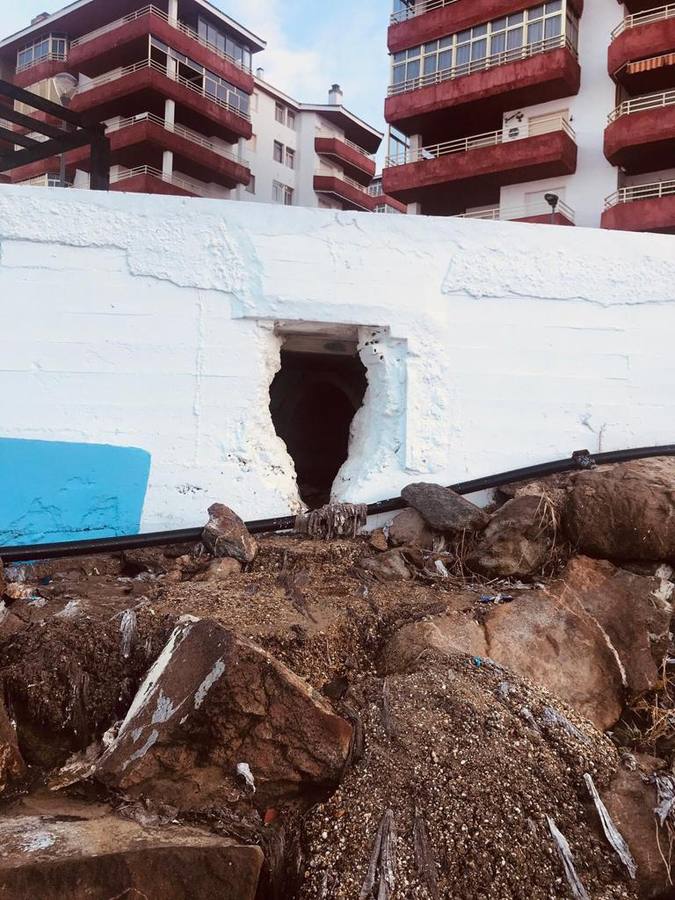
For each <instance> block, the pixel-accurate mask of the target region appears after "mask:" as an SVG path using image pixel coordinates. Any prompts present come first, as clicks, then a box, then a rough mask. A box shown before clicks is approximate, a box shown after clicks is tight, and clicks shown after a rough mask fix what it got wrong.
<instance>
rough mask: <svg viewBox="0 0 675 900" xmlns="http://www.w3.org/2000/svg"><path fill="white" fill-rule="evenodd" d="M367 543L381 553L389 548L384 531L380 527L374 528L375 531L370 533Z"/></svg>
mask: <svg viewBox="0 0 675 900" xmlns="http://www.w3.org/2000/svg"><path fill="white" fill-rule="evenodd" d="M368 543H369V544H370V546H371V547H372V548H373V549H374V550H379V551H380V552H381V553H384V551H385V550H388V549H389V544H388V542H387V535H386V534H385V533H384V531H383V529H382V528H376V529H375V531H373V533H372V534H371V535H370V541H369V542H368Z"/></svg>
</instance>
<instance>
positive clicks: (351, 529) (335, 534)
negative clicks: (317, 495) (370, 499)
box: [295, 503, 368, 541]
mask: <svg viewBox="0 0 675 900" xmlns="http://www.w3.org/2000/svg"><path fill="white" fill-rule="evenodd" d="M367 522H368V507H367V505H366V504H364V503H359V504H355V503H329V504H328V505H327V506H322V507H321V508H320V509H315V510H313V511H312V512H309V513H305V514H303V515H300V516H297V518H296V520H295V530H296V531H298V532H300V533H301V534H307V535H309V537H311V538H315V539H319V540H324V541H331V540H333V539H334V538H344V537H349V538H354V537H356V535H357V534H359V532H360V531H361V529H362V528H364V527H365V525H366V523H367Z"/></svg>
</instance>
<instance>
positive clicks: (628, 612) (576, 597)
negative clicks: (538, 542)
mask: <svg viewBox="0 0 675 900" xmlns="http://www.w3.org/2000/svg"><path fill="white" fill-rule="evenodd" d="M552 590H553V591H554V592H555V594H556V596H557V597H558V598H559V600H560V602H561V603H567V604H570V603H572V602H576V603H578V604H579V605H580V606H581V607H582V608H583V609H584V611H585V612H586V613H588V615H590V616H591V617H592V619H593V620H594V621H595V622H596V623H597V624H598V626H599V627H600V628H601V629H602V631H603V633H604V634H605V636H606V640H607V643H608V644H609V645H611V647H612V649H613V651H614V652H615V654H616V656H617V658H618V660H619V663H620V667H621V670H622V672H623V673H624V682H625V686H626V687H627V688H628V691H629V692H630V693H631V694H639V693H642V692H643V691H648V690H652V689H653V688H654V687H656V684H657V682H658V679H659V672H660V670H661V668H662V666H663V660H664V657H665V655H666V652H667V648H668V636H669V632H670V623H671V618H672V613H673V610H672V605H671V603H670V601H669V600H668V599H666V598H667V597H669V596H670V594H671V592H672V584H670V582H663V581H662V580H661V579H660V578H656V577H653V578H648V577H644V576H641V575H635V574H633V573H632V572H627V571H625V570H624V569H618V568H616V567H615V566H613V565H612V564H611V563H609V562H606V561H601V560H595V559H589V558H588V557H583V556H579V557H575V558H574V559H572V560H570V562H569V563H568V565H567V567H566V569H565V571H564V572H563V575H562V582H558V583H557V584H556V585H554V586H553V588H552Z"/></svg>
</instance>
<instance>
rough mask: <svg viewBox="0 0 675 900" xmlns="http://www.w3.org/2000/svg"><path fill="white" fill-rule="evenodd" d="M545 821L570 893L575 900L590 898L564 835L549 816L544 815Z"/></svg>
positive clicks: (587, 899) (588, 899) (589, 899)
mask: <svg viewBox="0 0 675 900" xmlns="http://www.w3.org/2000/svg"><path fill="white" fill-rule="evenodd" d="M546 821H547V822H548V827H549V831H550V832H551V837H552V838H553V842H554V844H555V846H556V850H557V851H558V856H559V857H560V860H561V862H562V864H563V869H564V870H565V878H567V883H568V884H569V886H570V888H571V890H572V895H573V896H574V898H575V900H591V898H590V897H589V895H588V892H587V891H586V888H585V887H584V886H583V884H582V883H581V880H580V878H579V876H578V875H577V870H576V869H575V868H574V859H573V858H572V851H571V850H570V845H569V844H568V843H567V840H566V839H565V836H564V835H563V834H562V832H561V831H559V830H558V826H557V825H556V824H555V822H554V821H553V819H552V818H551V817H550V816H546Z"/></svg>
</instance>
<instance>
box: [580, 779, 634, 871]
mask: <svg viewBox="0 0 675 900" xmlns="http://www.w3.org/2000/svg"><path fill="white" fill-rule="evenodd" d="M584 781H585V782H586V787H587V788H588V793H589V794H590V795H591V797H592V799H593V802H594V803H595V808H596V809H597V811H598V816H599V817H600V823H601V825H602V830H603V831H604V833H605V837H606V838H607V840H608V841H609V843H610V844H611V845H612V847H613V848H614V849H615V850H616V853H617V856H618V857H619V859H620V860H621V862H622V863H623V864H624V866H625V867H626V869H627V870H628V874H629V875H630V877H631V878H632V879H633V880H634V879H635V876H636V874H637V866H636V865H635V860H634V859H633V856H632V854H631V852H630V849H629V847H628V844H627V843H626V841H625V840H624V838H623V835H622V834H621V833H620V832H619V830H618V829H617V827H616V825H615V824H614V822H613V821H612V818H611V816H610V814H609V813H608V812H607V807H606V806H605V804H604V803H603V802H602V800H601V798H600V794H598V791H597V788H596V787H595V783H594V781H593V778H592V776H591V775H589V773H588V772H586V773H585V774H584Z"/></svg>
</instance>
